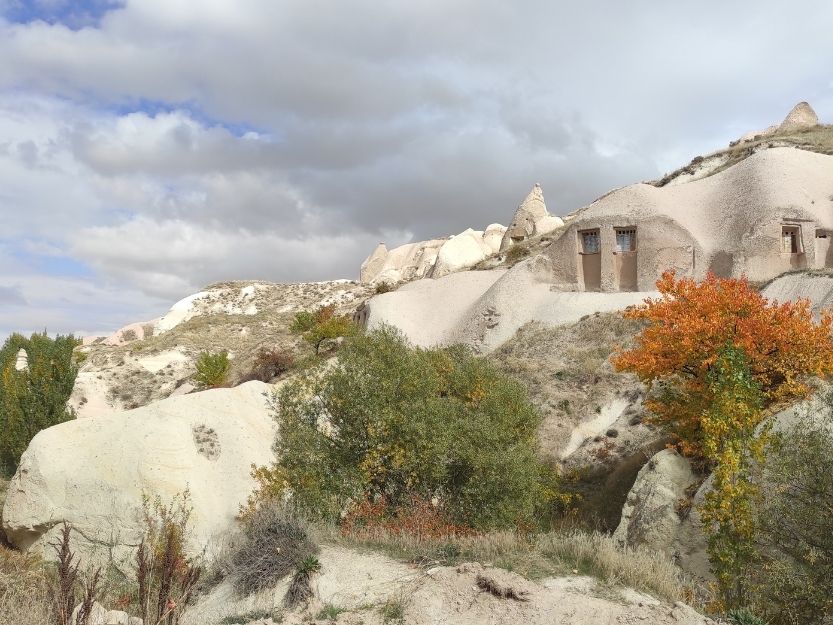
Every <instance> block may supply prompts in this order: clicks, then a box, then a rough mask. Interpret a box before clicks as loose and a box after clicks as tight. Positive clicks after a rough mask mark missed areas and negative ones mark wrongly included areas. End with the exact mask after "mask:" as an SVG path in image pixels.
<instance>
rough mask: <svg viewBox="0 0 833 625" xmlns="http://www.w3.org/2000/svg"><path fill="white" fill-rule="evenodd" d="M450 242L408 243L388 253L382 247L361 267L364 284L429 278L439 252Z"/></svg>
mask: <svg viewBox="0 0 833 625" xmlns="http://www.w3.org/2000/svg"><path fill="white" fill-rule="evenodd" d="M447 240H448V239H432V240H430V241H419V242H417V243H406V244H405V245H400V246H399V247H395V248H393V249H392V250H388V249H387V247H385V245H384V243H380V244H379V245H378V246H377V247H376V249H375V250H373V253H372V254H371V255H370V256H368V258H367V259H366V260H365V261H364V262H363V263H362V268H361V275H360V279H361V282H362V283H363V284H373V283H379V282H388V283H397V282H409V281H411V280H419V279H420V278H426V277H430V275H431V272H432V270H433V269H434V263H436V262H437V256H438V254H439V251H440V248H441V247H442V246H443V245H444V244H445V242H446V241H447Z"/></svg>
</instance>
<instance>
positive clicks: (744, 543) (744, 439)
mask: <svg viewBox="0 0 833 625" xmlns="http://www.w3.org/2000/svg"><path fill="white" fill-rule="evenodd" d="M706 381H707V384H708V390H709V393H710V395H711V402H710V403H709V405H708V407H707V409H706V410H705V412H704V414H703V416H702V417H701V420H700V428H701V432H702V441H703V442H702V449H703V455H704V456H705V458H706V460H707V461H708V462H709V463H710V464H711V465H712V466H713V467H714V471H713V473H712V479H713V483H712V488H711V490H709V492H708V493H706V497H705V501H704V502H703V505H702V506H701V508H700V514H701V516H702V519H703V529H704V530H705V533H706V538H707V544H708V552H709V561H710V563H711V567H712V571H713V572H714V575H715V577H716V578H717V586H718V590H719V591H720V596H721V600H722V604H723V606H724V607H726V608H739V607H742V606H744V605H745V604H746V602H747V600H748V596H747V590H748V588H747V585H746V581H747V576H746V571H747V569H748V567H749V566H750V564H751V563H752V562H753V560H754V558H755V555H756V552H755V535H756V530H757V527H756V525H757V524H756V519H755V510H754V508H755V501H756V499H757V497H758V486H757V485H756V484H755V482H754V480H753V475H752V474H753V468H754V461H756V460H758V461H760V460H762V459H763V448H764V446H765V444H766V440H767V436H766V432H762V433H759V432H756V426H757V424H758V423H759V422H760V421H761V409H762V406H763V399H762V393H761V388H760V385H759V384H758V383H757V382H756V381H755V379H754V378H753V377H752V374H751V372H750V369H749V360H748V358H747V356H746V352H745V351H744V350H743V349H741V348H738V347H735V346H733V345H726V346H724V347H723V349H721V350H720V351H719V352H718V354H717V357H716V359H715V362H714V364H713V365H712V368H711V369H710V370H709V373H708V375H707V376H706Z"/></svg>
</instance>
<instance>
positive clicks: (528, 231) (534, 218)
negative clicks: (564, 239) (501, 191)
mask: <svg viewBox="0 0 833 625" xmlns="http://www.w3.org/2000/svg"><path fill="white" fill-rule="evenodd" d="M562 225H564V221H562V219H561V218H560V217H556V216H554V215H550V214H549V211H547V205H546V204H545V203H544V192H543V191H542V190H541V185H540V184H538V183H535V186H534V187H532V191H530V192H529V195H527V196H526V199H525V200H524V201H523V202H521V205H520V206H518V210H516V211H515V216H514V217H513V218H512V223H511V224H510V225H509V228H507V229H506V234H504V235H503V241H502V243H501V245H500V249H501V251H503V250H505V249H507V248H509V247H511V246H512V244H513V243H519V242H521V241H523V240H525V239H528V238H529V237H531V236H535V235H537V234H544V233H546V232H550V231H552V230H555V229H556V228H558V227H560V226H562Z"/></svg>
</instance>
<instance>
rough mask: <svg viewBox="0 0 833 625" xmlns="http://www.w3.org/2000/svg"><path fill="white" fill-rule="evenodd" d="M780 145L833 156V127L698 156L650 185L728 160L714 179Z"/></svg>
mask: <svg viewBox="0 0 833 625" xmlns="http://www.w3.org/2000/svg"><path fill="white" fill-rule="evenodd" d="M781 146H791V147H796V148H798V149H801V150H807V151H809V152H818V153H819V154H829V155H830V154H833V125H819V126H815V127H814V128H810V129H805V130H799V131H793V132H787V133H776V134H773V135H760V136H759V137H758V138H757V139H753V140H752V141H745V142H743V143H736V144H734V145H730V146H729V147H728V148H726V149H724V150H718V151H717V152H713V153H712V154H709V155H707V156H705V157H702V156H698V157H695V158H694V159H693V160H692V161H691V163H689V164H688V165H686V166H685V167H681V168H679V169H677V170H675V171H672V172H671V173H669V174H666V175H665V176H663V177H662V178H661V179H660V180H656V181H654V182H652V183H651V184H653V185H655V186H657V187H663V186H665V185H666V184H668V183H669V182H671V181H672V180H673V179H674V178H677V177H678V176H680V175H684V174H691V173H694V171H696V169H697V167H698V166H699V165H700V163H701V162H702V161H703V160H711V159H718V158H723V159H725V162H723V163H722V164H721V165H720V166H718V167H716V168H715V169H714V170H713V171H711V172H710V173H709V176H713V175H715V174H718V173H720V172H721V171H724V170H726V169H728V168H729V167H731V166H732V165H737V164H738V163H740V162H741V161H742V160H744V159H746V158H748V157H750V156H752V154H754V153H755V152H757V151H759V150H761V149H767V148H772V147H781ZM706 177H708V176H706Z"/></svg>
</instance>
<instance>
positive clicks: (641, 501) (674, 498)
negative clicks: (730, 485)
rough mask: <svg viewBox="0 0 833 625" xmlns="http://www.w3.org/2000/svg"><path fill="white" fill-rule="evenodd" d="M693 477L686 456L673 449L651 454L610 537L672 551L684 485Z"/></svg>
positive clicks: (679, 519)
mask: <svg viewBox="0 0 833 625" xmlns="http://www.w3.org/2000/svg"><path fill="white" fill-rule="evenodd" d="M696 480H697V478H696V476H695V475H694V473H693V472H692V470H691V465H690V464H689V462H688V460H686V459H685V458H684V457H683V456H681V455H680V454H678V453H677V452H676V451H674V450H672V449H663V450H662V451H660V452H659V453H657V454H654V456H653V457H652V458H651V459H650V460H649V461H648V463H647V464H645V466H643V467H642V469H640V471H639V473H638V474H637V477H636V482H634V485H633V487H632V488H631V490H630V493H628V499H627V501H626V502H625V506H624V507H623V509H622V520H621V521H620V522H619V526H618V527H617V528H616V531H615V532H614V533H613V537H614V538H615V539H617V540H618V541H619V543H620V544H622V545H623V546H624V545H628V546H632V547H636V546H647V547H650V548H652V549H655V550H657V551H662V552H665V553H670V552H672V551H673V547H674V541H675V540H676V538H677V534H678V530H679V527H680V525H681V523H682V519H681V515H680V513H679V511H678V510H684V509H685V507H684V506H682V504H683V502H685V501H686V489H687V488H689V487H690V486H691V485H692V484H694V483H695V482H696ZM681 506H682V507H681Z"/></svg>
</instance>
